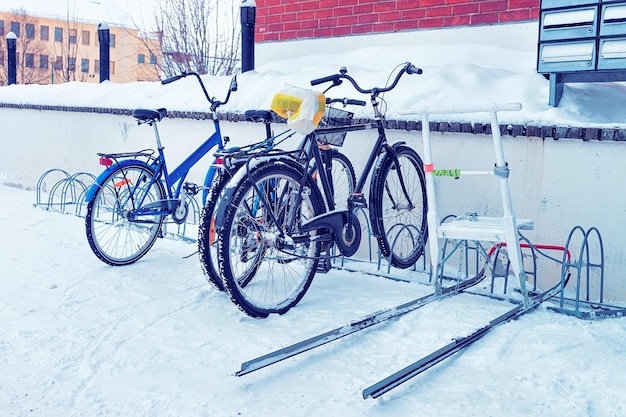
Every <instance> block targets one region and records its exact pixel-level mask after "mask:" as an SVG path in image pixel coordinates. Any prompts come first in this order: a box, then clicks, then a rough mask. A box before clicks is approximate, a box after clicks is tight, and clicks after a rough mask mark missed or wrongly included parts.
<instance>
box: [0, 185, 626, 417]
mask: <svg viewBox="0 0 626 417" xmlns="http://www.w3.org/2000/svg"><path fill="white" fill-rule="evenodd" d="M35 199H36V196H35V193H34V192H32V191H24V190H20V189H16V188H10V187H6V186H1V185H0V201H2V202H3V204H1V205H0V231H1V239H0V285H1V288H2V291H0V369H1V370H2V371H1V372H0V410H2V412H1V414H2V416H6V417H13V416H15V417H22V416H30V415H32V416H47V417H51V416H64V417H65V416H136V417H138V416H325V417H328V416H410V415H422V416H454V417H458V416H470V415H471V416H481V417H484V416H511V417H514V416H520V417H521V416H523V417H527V416H568V417H571V416H594V417H613V416H623V415H624V413H625V412H626V398H625V396H624V391H623V387H624V386H625V385H626V347H625V345H624V340H626V320H624V319H623V318H621V319H607V320H603V321H596V322H591V321H582V320H578V319H575V318H571V317H567V316H563V315H559V314H557V313H554V312H551V311H548V310H547V309H546V307H545V306H541V307H540V308H539V309H538V310H536V311H534V312H532V313H530V314H527V315H525V316H523V317H522V318H520V319H519V320H517V321H514V322H511V323H507V324H505V325H503V326H500V327H498V328H497V329H496V330H494V331H492V332H491V333H489V334H488V335H487V336H486V337H484V338H483V339H481V340H479V341H478V342H476V343H475V344H473V345H472V346H471V347H470V348H468V349H467V350H466V351H464V352H462V353H460V354H457V355H456V356H454V357H452V358H450V359H448V360H446V361H445V362H443V363H441V364H439V365H437V366H435V367H434V368H431V369H430V370H428V371H426V372H425V373H424V374H422V375H420V376H418V377H416V378H414V379H412V380H410V381H409V382H407V383H406V384H404V385H402V386H401V387H399V388H396V389H395V390H393V391H391V392H390V393H388V394H386V395H384V396H383V397H381V398H379V399H377V400H363V399H361V391H362V390H363V389H364V388H366V387H368V386H369V385H371V384H373V383H375V382H376V381H378V380H380V379H382V378H383V377H386V376H387V375H389V374H390V373H392V372H395V371H397V370H399V369H401V368H403V367H404V366H406V365H408V364H410V363H412V362H413V361H415V360H417V359H420V358H421V357H423V356H425V355H426V354H428V353H430V352H432V351H434V350H436V349H438V348H439V347H441V346H443V345H445V344H447V343H448V342H450V340H451V339H452V338H454V337H458V336H463V335H465V334H467V333H469V332H470V331H471V330H473V329H475V328H477V327H481V326H482V325H484V324H486V323H487V322H488V321H489V320H491V319H493V318H495V317H496V316H498V315H499V314H501V313H503V312H504V311H506V310H507V309H509V308H510V307H511V304H509V303H506V302H498V301H494V300H491V299H487V298H484V297H479V296H476V295H459V296H456V297H453V298H451V299H448V300H446V301H442V302H436V303H434V304H431V305H429V306H426V307H424V308H422V309H420V310H418V311H415V312H412V313H410V314H408V315H406V316H404V317H402V318H400V319H398V320H395V321H391V322H388V323H384V324H381V325H378V326H376V327H373V328H370V329H368V330H365V331H363V332H360V333H357V334H355V335H351V336H348V337H347V338H345V339H341V340H339V341H336V342H333V343H332V344H329V345H326V346H324V347H321V348H319V349H317V350H314V351H311V352H307V353H304V354H302V355H300V356H299V357H296V358H292V359H289V360H287V361H285V362H282V363H279V364H276V365H273V366H272V367H269V368H265V369H262V370H259V371H257V372H256V373H253V374H250V375H246V376H243V377H235V376H233V373H234V372H236V371H237V370H239V368H240V364H241V363H242V362H244V361H247V360H250V359H252V358H254V357H257V356H259V355H263V354H265V353H268V352H270V351H273V350H275V349H278V348H280V347H283V346H286V345H288V344H291V343H294V342H297V341H299V340H302V339H305V338H308V337H311V336H314V335H316V334H318V333H321V332H324V331H327V330H331V329H334V328H335V327H338V326H340V325H343V324H347V323H348V322H350V321H352V320H355V319H357V318H359V317H361V316H363V315H365V314H367V313H370V312H373V311H376V310H380V309H383V308H387V307H393V306H396V305H399V304H401V303H403V302H406V301H408V300H411V299H414V298H417V297H419V296H421V295H425V294H429V293H431V291H432V288H431V287H429V286H426V285H423V284H419V283H402V282H397V281H391V280H387V279H384V278H380V277H374V276H370V275H365V274H360V273H350V272H346V271H336V270H333V271H331V272H330V273H329V274H327V275H318V276H317V277H316V278H315V280H314V282H313V285H312V287H311V289H310V291H309V292H308V293H307V294H306V296H305V297H304V299H303V300H302V302H301V303H300V304H299V305H298V306H297V307H295V308H294V309H292V310H290V311H289V312H288V314H286V315H284V316H272V317H270V318H268V319H265V320H255V319H251V318H248V317H246V316H244V315H243V314H242V313H241V312H239V310H237V308H236V307H235V306H234V305H233V304H232V303H231V302H230V301H229V300H228V298H227V297H226V296H225V295H224V294H222V293H219V292H217V291H215V290H214V289H212V287H210V286H209V285H208V284H207V283H206V281H205V279H204V277H203V275H202V272H201V270H200V268H199V262H198V259H197V256H196V255H194V256H191V257H189V258H185V257H186V256H187V255H190V254H192V253H193V252H194V251H195V250H196V247H195V245H192V244H189V243H185V242H183V241H176V240H171V239H162V240H159V241H158V242H157V244H156V245H155V247H154V248H153V249H152V251H151V252H150V253H149V254H148V255H147V256H146V257H145V258H143V259H142V260H141V261H139V262H137V263H136V264H133V265H130V266H127V267H120V268H114V267H109V266H107V265H105V264H103V263H102V262H100V261H99V260H98V259H96V257H95V256H94V255H93V254H92V253H91V251H90V249H89V246H88V244H87V241H86V237H85V232H84V220H83V219H82V218H79V217H76V216H74V215H67V214H66V215H63V214H60V213H55V212H48V211H45V210H42V209H40V208H34V207H33V203H34V202H35Z"/></svg>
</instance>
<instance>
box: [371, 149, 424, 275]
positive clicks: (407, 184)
mask: <svg viewBox="0 0 626 417" xmlns="http://www.w3.org/2000/svg"><path fill="white" fill-rule="evenodd" d="M395 153H396V157H397V159H398V163H397V164H396V162H395V160H394V158H393V157H392V155H391V154H389V153H388V154H387V155H386V157H385V159H384V160H383V161H382V163H381V165H380V168H379V169H378V170H377V172H376V175H375V177H374V178H373V179H372V186H371V189H370V198H369V200H370V206H371V207H370V219H371V222H372V229H373V230H374V233H375V234H376V236H377V239H378V245H379V247H380V249H381V252H382V254H383V256H389V255H391V265H393V266H395V267H396V268H408V267H410V266H412V265H413V264H415V262H417V260H418V259H419V257H420V256H422V255H423V253H424V246H425V244H426V239H427V230H426V209H427V205H426V183H425V177H424V171H423V163H422V160H421V158H420V157H419V155H418V154H417V152H415V151H414V150H413V149H412V148H410V147H408V146H403V145H400V146H396V147H395ZM401 179H402V181H401ZM405 191H406V192H405Z"/></svg>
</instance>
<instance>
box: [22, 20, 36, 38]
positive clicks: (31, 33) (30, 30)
mask: <svg viewBox="0 0 626 417" xmlns="http://www.w3.org/2000/svg"><path fill="white" fill-rule="evenodd" d="M24 28H25V29H26V39H35V25H33V24H32V23H26V26H24Z"/></svg>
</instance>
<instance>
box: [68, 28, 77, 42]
mask: <svg viewBox="0 0 626 417" xmlns="http://www.w3.org/2000/svg"><path fill="white" fill-rule="evenodd" d="M68 41H69V42H70V43H76V29H70V30H69V35H68Z"/></svg>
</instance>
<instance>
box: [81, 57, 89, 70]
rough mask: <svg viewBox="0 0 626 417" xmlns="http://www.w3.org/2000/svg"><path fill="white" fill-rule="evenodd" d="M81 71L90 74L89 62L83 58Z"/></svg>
mask: <svg viewBox="0 0 626 417" xmlns="http://www.w3.org/2000/svg"><path fill="white" fill-rule="evenodd" d="M80 71H81V72H89V60H88V59H84V58H83V59H81V60H80Z"/></svg>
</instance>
